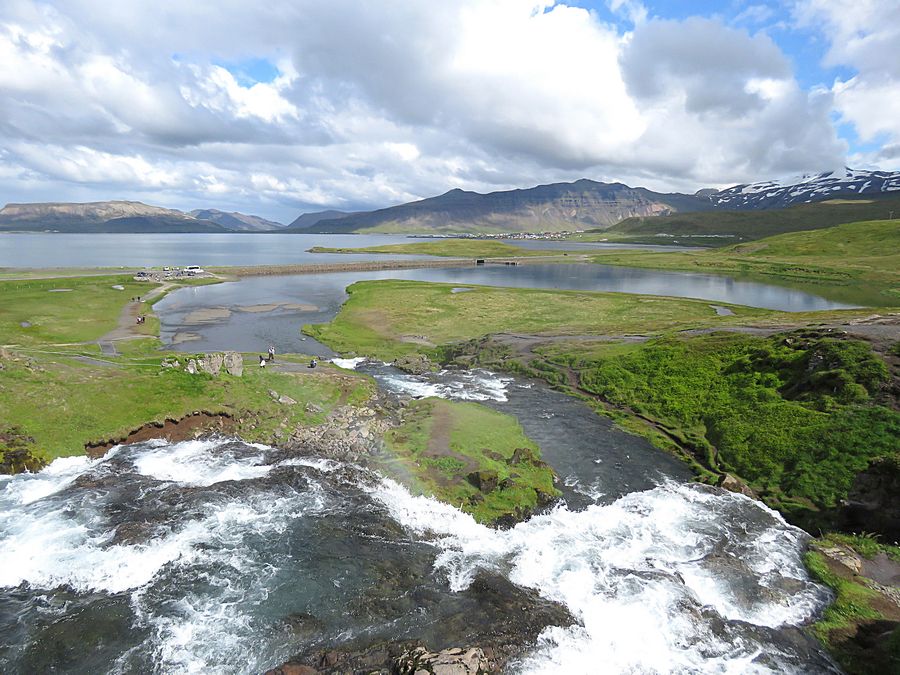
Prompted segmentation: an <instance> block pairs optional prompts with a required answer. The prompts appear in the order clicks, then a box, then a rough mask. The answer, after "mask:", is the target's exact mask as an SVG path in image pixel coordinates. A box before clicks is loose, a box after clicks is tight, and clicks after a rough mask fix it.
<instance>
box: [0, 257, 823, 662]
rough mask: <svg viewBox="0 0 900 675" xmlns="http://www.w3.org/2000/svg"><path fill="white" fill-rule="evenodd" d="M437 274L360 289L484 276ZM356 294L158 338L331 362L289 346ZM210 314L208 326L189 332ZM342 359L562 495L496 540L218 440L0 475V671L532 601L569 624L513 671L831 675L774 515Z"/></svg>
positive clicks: (558, 405) (347, 481)
mask: <svg viewBox="0 0 900 675" xmlns="http://www.w3.org/2000/svg"><path fill="white" fill-rule="evenodd" d="M498 269H499V268H498ZM523 269H524V268H523ZM412 272H422V273H427V274H422V275H413V274H411V273H412ZM454 273H455V270H444V269H441V270H416V271H404V272H399V273H398V272H385V273H366V274H365V278H375V277H380V276H384V277H395V278H396V277H402V278H422V277H423V276H427V277H429V278H432V279H433V278H434V277H435V276H437V277H439V278H438V279H435V280H442V281H443V280H452V282H453V283H486V282H485V281H484V278H483V277H481V278H478V279H476V278H473V276H472V275H471V274H468V275H465V274H464V273H463V274H464V278H459V277H457V276H455V275H454ZM488 274H495V273H494V272H493V271H489V272H488ZM445 275H446V276H445ZM359 277H360V275H358V274H355V275H354V274H350V275H348V274H333V275H319V276H313V275H298V276H293V277H265V278H250V279H246V280H243V281H240V282H236V283H231V284H222V285H220V286H205V287H198V288H189V289H183V290H179V291H177V292H175V293H173V294H171V295H170V296H168V297H167V298H166V299H165V300H164V301H162V302H161V303H159V304H158V305H157V311H158V312H159V313H160V315H161V319H162V324H163V335H164V338H165V339H167V340H168V341H172V339H173V337H174V336H175V335H177V334H178V333H184V332H190V333H193V334H197V335H200V338H199V339H193V340H187V341H183V342H181V343H180V344H178V345H176V346H177V347H179V348H182V349H186V350H189V351H199V350H213V349H219V350H221V349H235V348H237V349H243V347H244V346H245V345H248V344H252V345H253V346H252V347H251V349H254V350H261V349H262V348H261V347H260V345H261V344H262V345H265V344H266V343H268V342H271V341H275V342H277V343H278V344H279V345H282V347H281V350H285V347H284V345H289V347H288V350H289V351H300V352H305V353H307V354H309V353H314V352H315V353H319V354H320V355H321V356H323V357H335V355H334V354H331V353H329V352H328V350H327V348H326V347H324V345H319V344H318V343H315V344H313V341H312V340H307V341H299V337H296V336H297V335H298V332H299V326H300V324H302V323H311V322H314V321H320V320H328V318H330V317H331V316H333V315H334V313H335V312H336V311H337V308H338V307H339V305H340V302H342V299H343V297H344V295H343V289H344V287H345V286H346V284H347V283H349V282H351V281H355V280H357V279H358V278H359ZM511 278H512V275H508V276H506V277H504V278H503V282H504V285H514V284H512V283H509V282H510V279H511ZM519 279H521V277H519ZM734 283H739V282H734ZM551 287H558V286H551ZM673 290H674V289H673V288H671V283H670V288H669V289H668V294H670V295H671V294H673ZM645 292H649V291H645ZM760 292H764V293H765V297H767V298H771V297H774V296H775V295H777V292H776V291H774V290H771V289H763V290H762V291H760ZM786 293H795V292H794V291H786ZM695 297H696V295H695ZM699 297H704V298H705V299H708V300H710V301H720V302H722V301H734V300H733V299H729V298H730V296H729V298H722V297H719V295H716V296H715V297H713V296H712V295H711V294H709V295H700V296H699ZM801 300H802V302H801V304H804V303H810V302H812V303H823V302H827V301H824V300H822V299H821V298H814V296H809V298H805V299H801ZM785 302H800V300H797V299H796V298H795V299H794V300H785ZM279 303H281V304H279ZM263 304H266V305H272V304H275V305H277V306H275V307H266V308H263V309H260V308H259V307H256V305H263ZM747 304H750V303H747ZM311 306H313V307H314V309H311V308H310V307H311ZM220 307H227V308H228V309H229V311H228V313H227V314H226V313H224V312H220V313H218V314H216V315H215V317H216V318H214V319H210V318H209V317H208V316H207V318H206V319H204V320H198V321H196V322H194V323H192V322H191V321H190V320H188V321H185V319H186V318H187V317H189V315H190V314H191V312H195V313H196V312H198V311H200V310H203V309H209V308H220ZM247 307H254V309H251V310H250V311H245V309H241V308H247ZM298 307H299V309H298ZM196 316H198V315H196V314H195V317H196ZM289 333H290V335H289ZM295 341H296V342H295ZM290 347H294V348H293V349H291V348H290ZM336 363H337V364H338V365H341V366H342V367H348V368H355V369H358V370H360V371H362V372H366V373H369V374H371V375H373V376H374V377H375V378H376V380H377V382H378V383H379V385H380V387H382V388H383V389H386V390H389V391H393V392H396V393H400V394H407V395H412V396H440V397H445V398H450V399H456V400H475V401H479V402H482V403H484V404H485V405H489V406H491V407H493V408H496V409H498V410H501V411H503V412H506V413H508V414H511V415H514V416H515V417H516V418H517V419H518V420H519V422H520V423H521V424H522V425H523V427H524V429H525V431H526V433H527V434H528V435H529V437H531V438H532V439H533V440H534V441H535V442H537V443H538V444H539V445H540V446H541V449H542V452H543V456H544V459H545V460H546V461H548V462H549V463H550V464H551V465H552V466H553V467H554V469H555V470H556V472H557V473H558V474H559V476H560V478H561V484H560V488H561V489H562V490H563V498H562V499H561V500H560V501H559V503H558V504H556V505H555V506H554V507H553V508H551V509H550V510H548V511H546V512H545V513H542V514H539V515H535V516H533V517H531V518H530V519H528V520H527V521H525V522H522V523H519V524H518V525H516V526H514V527H512V528H510V529H508V530H495V529H491V528H488V527H485V526H482V525H479V524H477V523H476V522H474V521H473V520H472V519H471V518H470V517H469V516H467V515H465V514H463V513H461V512H459V511H457V510H456V509H454V508H453V507H451V506H449V505H446V504H442V503H440V502H437V501H436V500H434V499H431V498H428V497H424V496H414V495H412V494H410V492H408V491H407V490H406V489H405V488H404V487H403V486H401V485H399V484H397V483H395V482H393V481H391V480H389V479H385V478H383V477H382V476H380V475H378V474H376V473H374V472H372V471H370V470H367V469H364V468H361V467H357V466H354V465H350V464H344V463H339V462H335V461H331V460H325V459H321V458H317V457H311V456H303V455H302V453H301V454H297V453H289V452H287V451H285V450H282V449H279V448H274V447H268V446H263V445H252V444H247V443H244V442H242V441H240V440H238V439H225V438H219V439H208V440H199V441H186V442H181V443H171V444H170V443H167V442H165V441H148V442H144V443H138V444H134V445H129V446H118V447H116V448H114V449H113V450H111V451H110V452H108V453H107V454H106V455H105V456H104V457H102V458H99V459H89V458H86V457H74V458H66V459H59V460H56V461H55V462H53V463H52V464H51V465H50V466H49V467H47V468H46V469H45V470H44V471H42V472H40V473H37V474H25V475H19V476H2V477H0V636H2V637H0V670H2V671H3V672H9V673H32V672H73V673H102V672H111V673H134V672H141V673H143V672H158V673H181V672H197V673H200V672H203V673H208V672H215V673H219V672H221V673H256V672H261V671H264V670H266V669H267V668H272V667H275V666H277V665H278V664H280V663H283V662H284V661H286V660H288V659H289V658H291V657H292V656H293V655H296V654H304V653H312V652H314V651H315V650H317V649H324V648H329V647H332V646H336V645H348V644H349V645H357V646H359V647H363V646H366V645H369V644H372V643H375V642H378V641H382V640H422V641H424V642H425V643H427V644H428V646H429V647H430V648H432V649H441V648H445V647H449V646H457V645H459V646H465V645H472V644H479V643H481V641H484V640H488V641H489V640H490V639H491V636H494V637H496V634H497V632H498V631H500V630H501V628H500V627H501V626H506V627H508V626H510V625H512V626H515V625H517V624H516V622H517V621H519V622H525V623H527V622H528V618H529V617H533V618H534V620H535V621H537V620H538V618H539V617H541V616H554V615H553V614H552V612H551V613H549V614H547V612H548V611H549V610H547V609H546V607H544V606H542V605H541V604H540V603H548V602H552V603H558V605H560V606H562V607H564V608H565V610H567V612H568V614H569V615H570V616H571V617H572V619H574V622H572V621H564V620H559V619H558V617H557V619H555V620H554V619H551V620H549V621H548V622H547V623H548V625H547V626H546V627H543V626H539V627H538V628H537V629H536V630H535V636H536V639H535V640H534V641H533V642H532V643H531V644H530V646H528V647H527V649H525V651H524V653H523V654H522V655H521V656H520V657H519V658H517V659H516V660H514V661H513V662H511V663H510V664H509V666H508V668H509V670H510V671H511V672H529V673H531V672H534V673H786V672H787V673H792V672H793V673H811V672H812V673H818V672H839V671H838V670H837V669H836V668H835V667H834V666H833V665H832V664H831V662H830V660H829V659H828V657H827V656H826V655H825V654H824V653H823V652H822V650H821V649H820V648H819V647H818V645H817V644H816V643H815V642H814V641H812V640H811V639H810V638H808V637H807V636H806V635H805V634H804V633H803V632H802V631H801V630H800V628H799V627H800V626H802V625H804V624H806V623H808V622H809V621H811V620H813V619H814V618H815V616H817V614H818V613H819V612H821V611H822V609H823V608H824V607H825V606H826V604H827V602H828V601H829V600H830V596H829V593H828V591H827V590H826V589H824V588H823V587H821V586H818V585H817V584H815V583H813V582H812V581H810V579H809V578H808V576H807V573H806V571H805V569H804V567H803V564H802V554H803V551H804V547H805V544H806V541H807V540H808V536H807V535H806V534H805V533H804V532H803V531H802V530H799V529H797V528H794V527H792V526H789V525H787V524H786V523H785V522H784V521H783V519H782V518H781V517H780V516H779V515H778V514H777V513H775V512H773V511H771V510H769V509H768V508H766V507H765V506H763V505H761V504H760V503H757V502H755V501H752V500H750V499H748V498H746V497H743V496H741V495H737V494H733V493H729V492H726V491H723V490H720V489H716V488H709V487H705V486H700V485H696V484H692V483H690V482H689V479H690V473H689V471H688V470H687V469H686V468H685V467H684V466H683V465H682V464H680V463H679V462H678V461H676V460H675V459H673V458H672V457H670V456H668V455H666V454H664V453H662V452H661V451H658V450H656V449H655V448H653V447H652V446H650V445H649V444H648V443H647V442H646V441H644V440H643V439H641V438H638V437H636V436H632V435H629V434H627V433H624V432H622V431H619V430H617V429H615V428H614V427H613V426H612V424H611V423H610V422H609V421H608V420H606V419H603V418H601V417H598V416H597V415H595V414H594V413H592V412H591V411H590V410H589V409H588V408H587V407H586V406H584V405H583V404H582V403H580V402H579V401H576V400H575V399H572V398H569V397H567V396H565V395H563V394H561V393H558V392H555V391H552V390H551V389H549V388H548V387H547V386H545V385H544V384H542V383H540V382H533V381H527V380H522V379H519V378H513V377H510V376H507V375H501V374H496V373H491V372H487V371H479V370H474V371H443V372H440V373H434V374H431V375H427V376H413V375H409V374H406V373H402V372H400V371H397V370H396V369H394V368H392V367H390V366H388V365H385V364H382V363H379V362H372V361H364V360H359V359H353V360H347V359H336ZM538 633H539V635H538Z"/></svg>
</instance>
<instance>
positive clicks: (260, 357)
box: [259, 354, 266, 368]
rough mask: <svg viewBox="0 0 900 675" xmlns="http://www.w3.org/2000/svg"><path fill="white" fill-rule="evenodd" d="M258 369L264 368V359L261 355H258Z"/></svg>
mask: <svg viewBox="0 0 900 675" xmlns="http://www.w3.org/2000/svg"><path fill="white" fill-rule="evenodd" d="M259 367H260V368H265V367H266V357H265V356H263V355H262V354H260V355H259Z"/></svg>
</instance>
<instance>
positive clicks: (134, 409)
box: [0, 341, 374, 460]
mask: <svg viewBox="0 0 900 675" xmlns="http://www.w3.org/2000/svg"><path fill="white" fill-rule="evenodd" d="M137 342H149V341H137ZM11 356H12V357H14V358H6V359H3V361H2V365H3V369H2V370H0V410H2V411H3V424H4V425H10V426H14V427H17V428H18V429H19V430H20V433H21V435H25V436H27V437H29V438H30V439H31V441H32V442H31V443H30V444H29V447H30V449H31V451H32V452H33V453H34V455H35V456H36V457H38V458H40V459H42V460H50V459H53V458H55V457H63V456H69V455H81V454H84V452H85V445H87V444H90V443H98V442H103V441H107V440H117V439H121V438H124V437H125V436H127V434H128V433H130V432H131V431H133V430H135V429H137V428H139V427H140V426H142V425H144V424H147V423H149V422H163V421H164V420H166V419H180V418H181V417H184V416H186V415H189V414H190V413H192V412H193V411H196V410H203V411H206V412H209V413H225V414H228V415H230V416H232V417H233V418H234V419H235V420H236V424H237V429H238V431H239V432H240V434H241V436H242V437H243V438H245V439H247V440H250V441H253V440H260V441H266V442H271V440H272V438H273V435H275V434H277V433H278V431H279V429H290V428H293V425H297V424H318V423H320V422H321V421H323V420H324V418H325V416H326V415H327V414H328V412H330V411H331V410H332V409H333V408H334V407H335V406H336V405H338V404H344V403H358V402H361V401H363V400H365V399H367V398H368V397H369V396H370V395H371V394H372V393H373V391H374V384H373V383H372V382H371V381H370V380H369V379H368V378H365V377H362V376H356V375H351V374H344V373H338V372H337V371H336V370H335V371H333V372H332V371H331V369H328V368H323V370H321V371H317V372H316V373H315V374H313V373H310V374H305V373H304V374H289V373H277V372H272V371H271V370H268V369H266V370H263V369H260V368H256V367H254V366H253V365H249V367H247V368H245V370H244V375H243V376H242V377H232V376H230V375H227V374H222V375H220V376H219V377H215V378H214V377H212V376H209V375H206V374H198V375H190V374H188V373H186V372H184V371H183V370H180V369H169V368H161V367H160V365H159V364H160V361H161V359H162V357H164V356H167V355H166V354H161V353H159V352H156V353H155V356H154V357H152V358H149V359H148V358H146V357H145V358H144V359H143V360H141V361H140V362H135V361H130V360H126V359H114V360H112V362H111V364H109V365H103V364H102V363H95V362H80V361H78V360H76V359H75V358H71V357H65V356H54V355H50V356H47V355H38V356H39V358H37V359H36V358H32V357H18V356H17V355H16V353H15V352H13V353H12V354H11ZM168 356H172V357H174V358H178V359H180V360H181V363H182V364H184V362H185V358H187V357H188V356H189V355H185V354H169V355H168ZM254 363H255V362H254ZM326 371H327V372H326ZM270 391H275V392H276V393H278V394H283V395H286V396H289V397H290V398H292V399H294V400H295V401H297V402H298V403H297V404H296V405H284V404H280V403H278V402H277V401H275V400H274V399H273V397H272V396H271V395H270V393H269V392H270ZM307 402H312V403H314V404H316V405H317V406H319V408H321V409H322V412H321V413H319V412H316V413H310V412H309V411H308V410H307V409H306V406H305V404H306V403H307Z"/></svg>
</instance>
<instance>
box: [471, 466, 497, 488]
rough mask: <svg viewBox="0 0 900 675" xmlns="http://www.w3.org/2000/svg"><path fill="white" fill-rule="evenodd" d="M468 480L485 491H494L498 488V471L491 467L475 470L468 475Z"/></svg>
mask: <svg viewBox="0 0 900 675" xmlns="http://www.w3.org/2000/svg"><path fill="white" fill-rule="evenodd" d="M466 480H468V481H469V482H470V483H471V484H472V485H474V486H475V487H476V488H478V489H479V490H480V491H481V492H484V493H488V492H493V491H494V490H496V489H497V484H498V478H497V472H496V471H493V470H490V469H482V470H480V471H473V472H472V473H470V474H468V475H467V476H466Z"/></svg>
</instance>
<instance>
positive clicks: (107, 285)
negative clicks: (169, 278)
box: [0, 275, 154, 345]
mask: <svg viewBox="0 0 900 675" xmlns="http://www.w3.org/2000/svg"><path fill="white" fill-rule="evenodd" d="M116 285H119V286H123V287H124V289H125V290H121V291H120V290H116V289H114V288H113V286H116ZM152 288H154V286H153V285H149V284H147V283H140V282H137V281H134V280H133V279H132V278H131V277H130V276H122V275H117V276H88V277H68V278H59V279H28V280H17V281H2V282H0V342H2V343H4V344H14V345H37V344H46V343H72V342H86V341H89V340H96V339H97V338H99V337H101V336H103V335H104V334H105V333H108V332H109V331H111V330H112V329H114V328H115V327H116V325H117V324H118V320H119V314H120V312H121V311H122V308H123V307H124V306H125V305H126V304H127V303H128V301H129V300H130V299H131V298H132V297H135V296H140V295H144V294H146V293H147V292H148V291H149V290H151V289H152Z"/></svg>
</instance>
